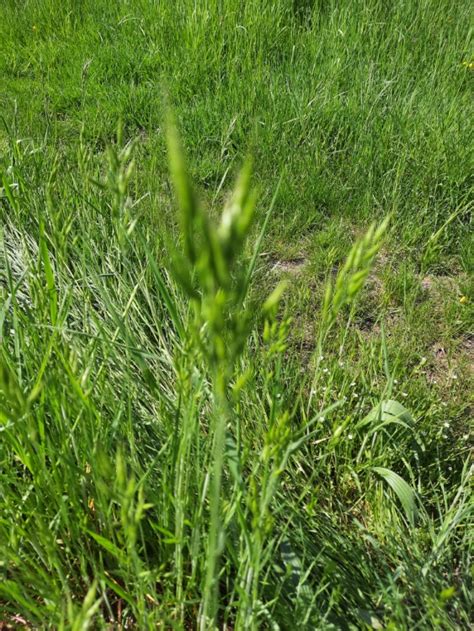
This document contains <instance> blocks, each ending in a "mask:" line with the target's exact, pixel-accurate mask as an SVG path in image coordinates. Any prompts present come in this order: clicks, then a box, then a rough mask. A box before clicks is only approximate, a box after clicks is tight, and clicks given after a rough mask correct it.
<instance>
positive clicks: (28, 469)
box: [0, 126, 470, 629]
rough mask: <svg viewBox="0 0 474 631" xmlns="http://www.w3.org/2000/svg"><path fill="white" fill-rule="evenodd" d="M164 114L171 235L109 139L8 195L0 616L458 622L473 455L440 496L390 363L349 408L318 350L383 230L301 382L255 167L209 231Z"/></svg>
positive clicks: (150, 624) (345, 270)
mask: <svg viewBox="0 0 474 631" xmlns="http://www.w3.org/2000/svg"><path fill="white" fill-rule="evenodd" d="M169 129H170V131H169V155H170V169H171V174H172V178H173V181H174V184H175V189H176V195H177V201H178V207H179V217H180V222H179V224H180V241H179V243H180V246H179V247H178V246H173V245H172V243H171V239H170V237H166V238H165V239H164V240H163V241H162V242H157V238H156V232H155V231H154V229H153V227H152V225H146V224H144V225H143V226H142V227H141V228H140V229H139V228H138V218H139V215H135V216H134V213H135V212H136V211H135V209H136V200H134V194H133V189H132V187H131V184H132V177H131V170H130V168H129V165H130V161H131V160H132V159H133V155H132V154H133V148H132V149H130V147H133V146H132V145H130V144H129V145H127V149H126V150H123V149H122V147H121V142H122V141H121V138H120V135H119V136H118V139H117V144H116V146H115V147H114V148H113V149H112V150H111V156H112V157H113V159H111V161H110V171H109V173H108V175H107V179H106V180H102V181H101V179H100V178H101V177H102V176H101V174H100V171H97V172H96V171H95V169H94V166H93V165H92V164H91V163H90V162H88V161H87V160H85V159H84V156H82V157H81V155H79V161H80V165H81V167H80V168H81V169H82V170H83V172H84V173H85V174H86V175H87V176H88V179H86V180H84V181H83V183H82V184H81V185H80V187H81V188H80V189H79V190H78V188H77V186H78V185H77V182H75V180H74V178H73V177H71V178H70V179H68V178H66V179H65V178H64V177H62V176H61V177H60V175H59V173H58V172H57V171H53V172H52V173H51V174H50V177H49V178H48V180H47V185H46V186H45V187H44V188H43V189H42V191H41V192H40V193H38V191H37V190H36V189H34V187H31V186H27V185H26V184H25V185H23V186H22V187H21V189H20V190H12V189H11V187H10V188H9V189H8V190H9V193H8V195H7V196H6V197H4V198H2V220H3V226H4V228H3V249H2V257H1V261H2V264H1V266H0V269H1V270H2V277H1V278H2V292H3V295H4V302H3V307H2V312H1V324H2V339H3V343H2V350H1V374H0V419H1V423H2V442H1V446H0V455H1V462H2V475H1V478H0V491H1V495H2V503H1V512H0V535H1V536H0V550H1V562H2V565H1V572H2V582H1V584H0V594H1V601H0V607H1V611H2V619H4V620H6V621H7V622H9V621H14V619H15V616H18V615H19V616H20V617H21V619H24V620H26V621H27V623H28V624H30V625H32V626H38V625H42V626H48V627H51V628H77V629H83V628H88V627H90V628H102V627H105V626H107V625H110V624H113V625H117V626H120V625H121V626H130V625H136V626H137V627H138V628H155V627H156V625H162V626H163V625H164V626H174V627H176V628H183V627H186V626H199V627H200V628H202V629H208V628H224V627H225V626H227V627H229V626H233V627H235V628H241V629H244V628H245V629H248V628H261V627H263V628H266V627H268V626H273V627H275V628H276V627H280V628H285V627H286V626H287V625H288V624H291V623H294V622H295V621H296V620H298V621H300V623H301V624H302V625H303V626H305V627H307V628H315V627H316V628H325V627H327V628H331V626H332V627H339V626H340V625H345V624H355V625H357V626H361V625H364V624H369V625H370V624H371V625H372V626H374V625H375V628H376V627H377V625H379V626H380V625H382V624H384V625H390V624H392V625H395V626H400V625H402V626H403V625H407V624H408V622H409V621H411V622H413V621H418V622H419V623H420V624H429V625H432V624H435V623H436V624H438V625H439V624H442V625H445V626H449V625H451V626H452V625H455V624H458V625H462V624H464V623H465V622H466V620H467V599H468V588H467V587H466V585H467V584H465V585H463V583H461V582H460V581H459V576H460V575H463V572H464V568H465V567H467V566H466V562H467V554H468V548H467V532H466V529H467V522H468V519H469V515H470V508H469V504H468V497H469V496H468V477H469V471H468V469H467V467H464V469H462V470H460V471H459V484H458V486H457V487H456V489H455V490H454V491H453V489H452V487H451V488H449V487H447V485H446V482H445V480H444V478H443V477H442V476H439V475H435V474H434V471H433V473H432V474H428V476H426V475H425V474H424V472H423V470H422V469H419V468H418V467H419V464H420V462H419V455H418V454H422V453H423V451H424V450H426V442H427V440H426V438H423V437H422V434H423V432H424V431H425V430H422V429H421V427H420V423H421V424H422V427H427V426H426V425H425V424H424V421H423V419H422V418H418V419H415V418H414V417H413V416H412V415H411V414H410V412H409V411H408V410H407V409H406V407H404V406H403V405H401V404H400V403H396V402H395V401H394V400H393V398H392V396H393V395H392V390H393V378H392V376H391V374H390V368H389V367H388V363H387V362H388V360H386V369H387V371H388V372H387V383H386V385H385V388H382V389H381V390H380V391H379V392H378V394H377V398H375V399H374V397H373V396H370V395H369V394H367V395H366V396H365V397H363V401H362V403H360V402H359V401H358V400H356V399H354V398H352V399H349V400H348V397H347V396H346V394H344V392H348V389H349V383H348V382H347V377H346V376H344V375H343V374H342V372H341V370H340V369H339V368H337V367H332V368H331V371H329V370H328V369H327V368H326V367H325V363H324V362H325V360H324V358H323V357H321V354H322V353H323V352H326V350H330V344H331V343H332V342H331V339H332V338H333V337H334V332H336V336H335V339H336V341H337V343H338V344H339V345H341V344H342V346H340V349H339V357H341V349H343V348H344V344H345V341H344V339H345V332H344V326H342V327H340V325H339V324H338V320H340V319H341V318H343V313H344V309H346V308H347V307H349V311H348V313H349V314H350V311H351V305H352V304H353V301H354V300H355V299H356V297H357V295H358V293H359V291H360V288H361V286H362V283H363V281H364V279H365V278H366V277H367V275H368V273H369V271H370V267H371V265H372V261H373V258H374V256H375V254H376V252H377V250H378V249H379V247H380V243H381V239H382V236H383V232H384V226H383V225H382V226H380V227H371V228H370V229H369V231H368V232H367V233H366V235H365V236H364V237H362V239H361V240H360V241H358V242H357V243H356V245H355V246H354V248H353V250H352V252H351V253H350V255H349V257H348V259H347V262H346V264H345V265H344V266H342V267H341V271H340V274H339V276H338V277H337V280H336V282H335V284H334V287H332V285H328V290H327V292H326V299H325V300H324V301H323V303H322V304H321V311H320V315H319V316H318V318H317V327H318V331H317V335H318V339H319V343H318V344H317V346H316V350H315V355H316V357H315V362H314V364H313V365H314V367H315V368H314V371H313V372H311V373H310V374H307V375H304V374H303V375H302V376H301V378H299V379H298V380H296V381H295V379H294V374H295V370H297V367H298V358H297V357H289V356H288V338H289V335H290V332H291V327H292V321H291V317H290V316H289V314H288V313H285V311H284V307H283V306H282V302H281V299H282V295H283V292H284V286H283V285H279V284H277V285H276V287H272V288H269V291H268V293H267V296H255V295H252V291H251V289H252V286H251V282H250V281H251V279H252V275H253V272H254V269H255V263H256V260H257V258H258V256H257V251H256V250H253V251H252V249H250V251H249V250H248V248H247V247H246V245H245V244H246V241H247V240H248V237H249V235H250V233H251V228H252V220H253V217H254V208H255V202H256V197H255V193H253V192H252V189H251V186H250V166H249V164H247V165H246V166H244V168H243V170H242V172H241V174H240V176H239V178H238V179H237V184H236V186H235V189H234V193H233V195H231V196H230V198H229V201H228V203H227V205H226V206H225V208H224V210H223V212H222V214H221V216H220V218H219V220H218V222H217V223H216V222H214V220H211V218H210V217H209V215H208V214H207V212H206V211H205V210H204V209H203V206H202V205H201V204H200V203H199V201H198V198H197V195H196V193H195V192H194V189H193V187H192V185H191V182H190V179H189V176H188V172H187V169H186V167H185V164H184V160H183V154H182V151H181V149H180V148H179V143H178V140H177V136H176V131H175V129H174V127H173V126H170V128H169ZM33 155H34V154H33ZM23 159H24V160H25V165H26V167H27V168H29V167H28V161H29V160H30V159H31V155H25V156H24V157H23ZM16 168H17V169H18V171H19V173H20V172H21V169H22V160H19V161H17V164H16ZM124 174H127V175H126V176H125V175H124ZM94 182H96V183H95V184H94ZM5 186H6V187H7V186H8V176H6V177H5ZM41 196H44V199H45V200H46V206H45V208H46V212H44V213H43V214H38V213H37V212H36V209H37V208H38V205H42V203H43V202H42V201H41ZM66 202H67V203H68V204H69V205H70V212H71V219H70V221H69V222H65V221H64V214H63V213H64V210H63V208H62V206H63V205H64V204H65V203H66ZM109 210H110V211H111V212H108V211H109ZM72 215H74V216H72ZM64 225H67V226H68V229H67V231H65V230H64ZM256 243H257V245H256V246H254V247H258V246H259V244H260V243H261V238H259V239H257V241H256ZM166 244H167V245H166ZM164 247H166V248H167V249H168V252H169V253H170V257H171V259H170V260H171V262H170V263H169V265H167V266H163V265H162V264H161V263H160V256H162V254H161V252H162V249H163V248H164ZM15 251H21V252H22V253H23V255H22V258H21V259H19V258H15V259H14V260H15V265H12V260H13V259H12V252H15ZM346 310H347V309H346ZM338 331H339V333H338ZM341 336H342V337H341ZM342 356H343V351H342ZM328 375H330V378H331V386H330V389H331V394H329V395H328V394H327V386H326V385H324V384H325V383H327V379H328ZM308 392H310V395H309V396H308V394H307V393H308ZM364 408H365V411H366V413H365V416H364V414H362V411H363V410H364ZM372 408H373V411H372V412H370V413H369V411H370V410H371V409H372ZM415 456H416V457H415ZM436 458H437V462H438V466H440V467H442V466H443V465H442V462H443V460H442V459H443V454H442V452H439V453H438V455H437V456H436ZM441 498H442V502H441V503H440V499H441Z"/></svg>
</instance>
